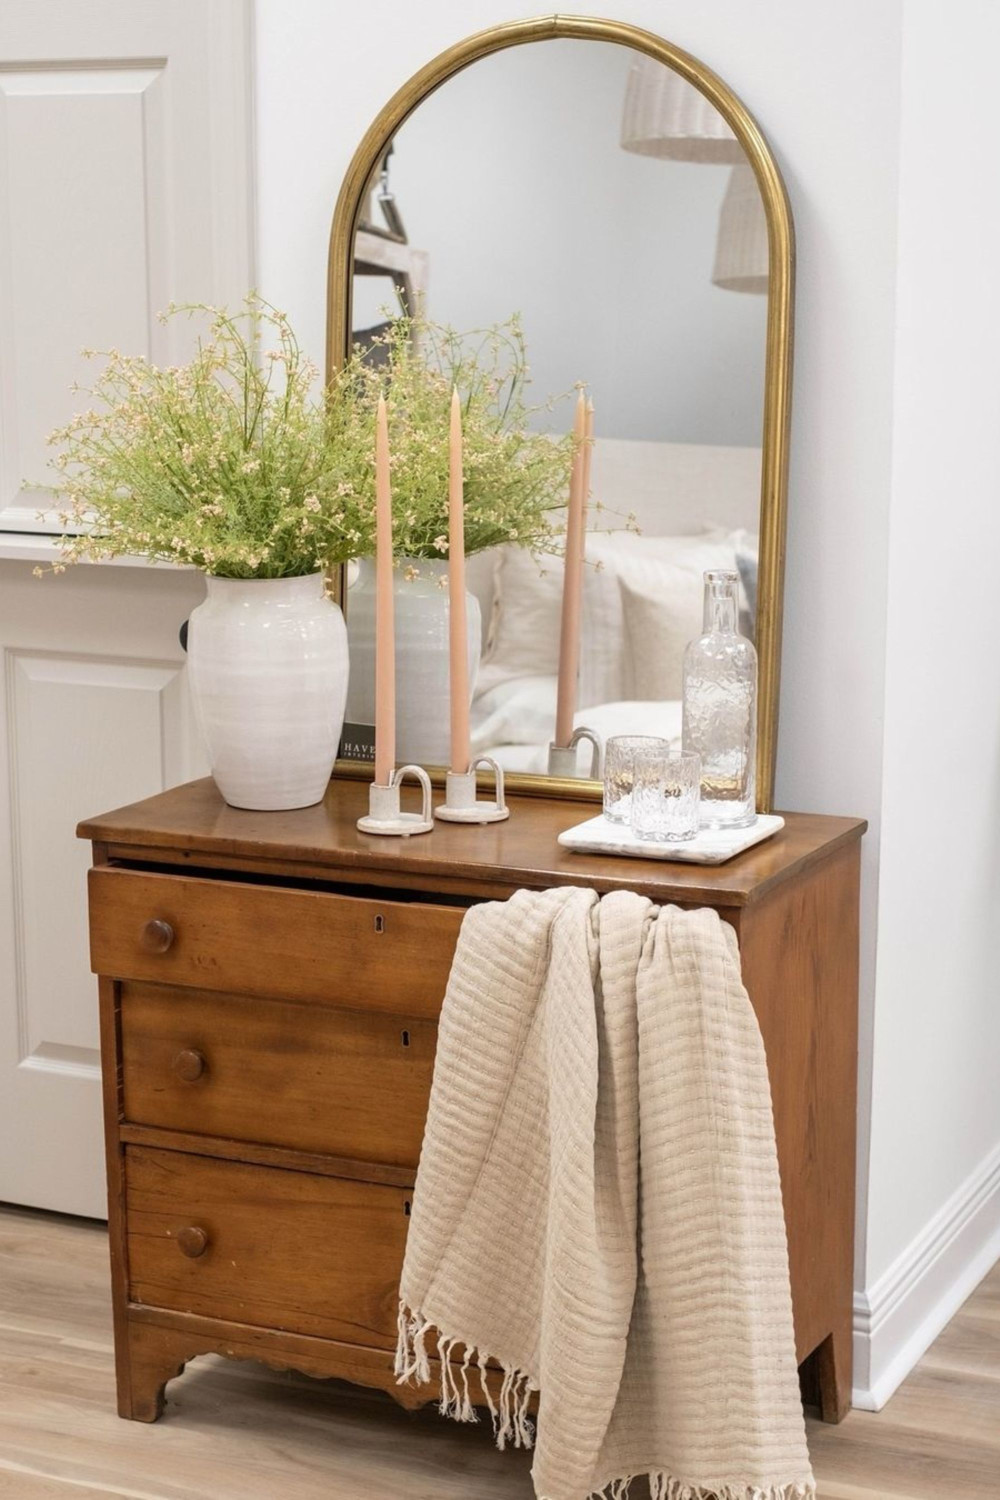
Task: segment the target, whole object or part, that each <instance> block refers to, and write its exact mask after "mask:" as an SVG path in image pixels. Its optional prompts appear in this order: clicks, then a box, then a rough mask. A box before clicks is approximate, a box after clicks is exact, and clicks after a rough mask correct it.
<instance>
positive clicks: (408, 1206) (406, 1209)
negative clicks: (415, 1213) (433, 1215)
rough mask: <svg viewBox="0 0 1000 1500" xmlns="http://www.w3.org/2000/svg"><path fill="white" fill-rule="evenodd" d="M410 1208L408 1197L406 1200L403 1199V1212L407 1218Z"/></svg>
mask: <svg viewBox="0 0 1000 1500" xmlns="http://www.w3.org/2000/svg"><path fill="white" fill-rule="evenodd" d="M410 1208H411V1204H410V1200H409V1198H407V1199H406V1201H405V1203H404V1204H403V1212H404V1214H405V1215H406V1217H407V1218H409V1217H410Z"/></svg>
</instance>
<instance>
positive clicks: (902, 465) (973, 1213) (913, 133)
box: [863, 0, 1000, 1398]
mask: <svg viewBox="0 0 1000 1500" xmlns="http://www.w3.org/2000/svg"><path fill="white" fill-rule="evenodd" d="M997 56H1000V7H997V6H996V4H995V3H993V0H966V3H964V4H962V5H959V6H956V7H954V8H952V9H951V10H950V11H949V13H948V21H947V25H946V26H942V24H941V12H940V7H939V6H938V5H937V4H935V3H934V0H908V3H907V5H906V6H905V9H904V32H903V67H902V81H903V92H902V136H901V145H902V150H901V164H900V193H899V268H898V291H897V306H896V313H897V329H896V365H895V414H894V422H893V444H894V452H893V476H892V493H891V514H890V528H889V588H888V629H887V639H886V696H885V748H884V764H883V789H882V853H881V861H882V875H881V883H880V896H879V905H878V919H879V927H878V967H877V987H876V995H877V1002H876V1008H875V1036H874V1065H873V1067H874V1082H875V1087H874V1092H873V1099H872V1131H871V1166H870V1183H869V1191H870V1210H869V1219H868V1258H867V1288H868V1292H867V1299H866V1301H867V1304H868V1305H866V1306H864V1307H863V1312H864V1313H865V1315H866V1316H868V1318H869V1319H870V1320H871V1322H872V1325H873V1326H872V1333H873V1345H874V1347H873V1353H872V1371H871V1383H872V1384H873V1385H874V1386H875V1387H876V1388H877V1389H876V1397H877V1398H880V1397H883V1396H885V1395H887V1394H888V1393H889V1391H890V1389H891V1388H892V1386H893V1384H894V1382H895V1379H896V1378H897V1376H898V1375H899V1374H900V1373H903V1372H905V1368H906V1366H907V1365H908V1364H909V1363H910V1361H911V1360H912V1359H913V1358H915V1357H916V1356H917V1355H919V1353H920V1352H921V1347H923V1346H926V1344H927V1343H928V1342H929V1341H930V1339H931V1338H932V1337H933V1336H934V1335H935V1334H936V1333H937V1331H938V1329H939V1328H940V1327H941V1326H943V1323H944V1322H945V1321H946V1320H947V1317H948V1316H949V1315H950V1313H951V1312H952V1311H953V1308H954V1304H955V1301H956V1297H958V1296H960V1295H961V1289H962V1288H963V1287H964V1289H965V1290H966V1291H969V1290H971V1286H972V1284H973V1283H974V1281H975V1279H976V1276H977V1274H982V1273H983V1272H984V1271H985V1270H986V1269H987V1267H988V1265H989V1264H991V1263H992V1261H993V1260H994V1259H996V1257H997V1255H1000V1004H998V1001H1000V980H998V976H1000V668H998V664H997V646H996V642H997V626H998V608H997V593H998V590H997V578H996V559H997V558H998V556H1000V418H998V412H1000V362H998V359H997V336H998V331H1000V284H998V279H997V268H998V267H1000V195H998V193H997V191H996V187H995V182H996V163H997V159H998V157H1000V119H998V117H997V114H996V111H995V108H994V107H993V105H992V103H991V99H992V94H993V90H994V72H995V63H996V58H997ZM944 122H947V128H945V129H942V125H943V124H944ZM929 835H930V837H929ZM956 1278H958V1283H959V1287H958V1290H956V1288H955V1285H954V1282H955V1279H956Z"/></svg>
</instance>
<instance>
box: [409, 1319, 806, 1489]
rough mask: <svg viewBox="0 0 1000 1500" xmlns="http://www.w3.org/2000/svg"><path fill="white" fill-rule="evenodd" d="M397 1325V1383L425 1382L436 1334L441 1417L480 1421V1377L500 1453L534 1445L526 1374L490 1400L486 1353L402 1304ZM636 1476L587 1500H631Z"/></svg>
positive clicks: (510, 1379)
mask: <svg viewBox="0 0 1000 1500" xmlns="http://www.w3.org/2000/svg"><path fill="white" fill-rule="evenodd" d="M397 1327H398V1340H397V1344H396V1360H395V1371H396V1379H397V1382H398V1384H399V1385H408V1384H409V1382H410V1381H416V1383H417V1384H418V1385H427V1384H429V1382H430V1379H431V1364H430V1356H429V1354H428V1353H427V1338H428V1335H429V1334H431V1333H435V1332H436V1333H437V1335H438V1359H439V1364H440V1379H441V1400H440V1403H439V1405H438V1410H439V1411H440V1413H441V1415H442V1416H444V1417H450V1418H451V1420H452V1421H453V1422H478V1421H479V1416H478V1413H477V1412H476V1408H475V1406H474V1404H473V1396H472V1386H471V1385H470V1377H471V1379H472V1380H475V1379H476V1377H478V1381H479V1388H480V1393H481V1397H482V1402H483V1404H484V1405H485V1406H486V1408H487V1410H488V1411H489V1414H490V1419H491V1421H492V1423H493V1433H494V1436H495V1437H496V1442H497V1447H498V1448H499V1449H500V1450H501V1451H503V1450H504V1449H505V1448H506V1447H507V1446H508V1445H510V1446H512V1447H514V1448H531V1447H533V1446H534V1441H535V1428H534V1423H533V1422H532V1421H531V1418H530V1417H529V1415H528V1406H529V1404H530V1402H531V1398H532V1396H533V1395H534V1393H535V1391H536V1390H537V1389H538V1387H537V1386H536V1385H535V1384H534V1382H533V1381H532V1379H531V1377H530V1376H529V1375H527V1374H526V1373H525V1372H524V1371H523V1370H518V1369H515V1368H513V1367H512V1366H510V1365H503V1366H502V1375H503V1380H502V1383H501V1386H500V1394H499V1397H498V1398H497V1399H496V1400H494V1399H493V1396H492V1394H491V1392H490V1388H489V1384H488V1381H487V1375H488V1373H489V1372H488V1369H487V1366H488V1363H489V1359H490V1355H489V1354H488V1353H487V1352H486V1350H485V1349H477V1348H475V1347H473V1345H471V1344H467V1343H466V1342H465V1340H464V1339H461V1338H454V1337H448V1336H446V1335H444V1334H442V1333H441V1332H440V1330H438V1329H436V1328H435V1326H434V1324H433V1323H432V1322H431V1321H430V1319H428V1318H424V1317H423V1316H422V1314H420V1313H419V1312H414V1311H413V1310H412V1309H411V1308H409V1307H407V1306H406V1304H405V1303H403V1302H401V1303H400V1305H399V1317H398V1322H397ZM456 1349H464V1350H465V1355H464V1357H463V1359H462V1361H461V1363H459V1361H458V1360H457V1359H455V1358H454V1355H455V1350H456ZM494 1373H495V1372H494ZM638 1477H639V1476H638V1475H636V1474H627V1475H625V1476H623V1477H622V1478H621V1479H616V1480H614V1481H613V1482H612V1483H611V1484H608V1485H606V1486H605V1488H604V1489H603V1490H600V1491H595V1492H594V1494H593V1495H592V1496H591V1500H629V1491H630V1489H631V1486H632V1484H633V1481H634V1480H635V1479H636V1478H638ZM648 1479H649V1494H650V1500H816V1486H815V1484H813V1483H811V1482H792V1483H791V1484H774V1485H765V1486H764V1487H763V1488H761V1487H760V1486H759V1485H753V1484H722V1485H718V1484H716V1485H713V1484H707V1485H705V1484H687V1483H686V1482H685V1481H683V1480H680V1479H673V1478H671V1476H670V1475H669V1474H664V1473H655V1472H654V1473H651V1474H649V1475H648Z"/></svg>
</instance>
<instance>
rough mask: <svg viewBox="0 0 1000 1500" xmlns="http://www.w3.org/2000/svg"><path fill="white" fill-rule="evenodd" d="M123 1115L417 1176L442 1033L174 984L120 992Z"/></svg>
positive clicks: (429, 1026) (411, 1023)
mask: <svg viewBox="0 0 1000 1500" xmlns="http://www.w3.org/2000/svg"><path fill="white" fill-rule="evenodd" d="M121 1028H122V1064H123V1067H122V1071H123V1090H124V1116H125V1120H126V1122H128V1123H130V1124H136V1125H153V1126H160V1127H162V1128H163V1129H167V1130H178V1131H185V1132H190V1133H193V1134H197V1135H208V1136H225V1137H228V1138H229V1139H231V1140H239V1141H249V1142H254V1143H255V1144H259V1145H265V1146H285V1147H288V1148H290V1149H292V1150H297V1151H310V1152H319V1153H321V1154H324V1155H329V1156H336V1157H346V1158H349V1159H350V1160H353V1161H361V1162H377V1163H380V1164H383V1165H387V1166H398V1167H408V1168H409V1167H412V1168H415V1167H416V1165H417V1162H418V1160H419V1158H420V1145H421V1141H422V1139H423V1133H424V1121H425V1119H426V1115H427V1103H428V1099H429V1097H430V1088H431V1075H432V1073H433V1069H434V1052H435V1048H436V1046H437V1026H436V1025H435V1024H434V1023H433V1022H432V1021H420V1020H410V1019H407V1018H403V1017H395V1016H389V1015H385V1014H380V1013H370V1012H365V1011H347V1010H333V1009H327V1008H326V1007H325V1006H319V1005H297V1004H295V1003H293V1002H288V1001H280V1000H251V999H248V998H245V997H243V996H236V995H225V994H219V993H217V992H214V991H207V990H190V989H186V988H185V989H180V988H174V987H173V986H168V985H149V984H131V983H124V984H122V986H121Z"/></svg>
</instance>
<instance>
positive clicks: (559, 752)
mask: <svg viewBox="0 0 1000 1500" xmlns="http://www.w3.org/2000/svg"><path fill="white" fill-rule="evenodd" d="M582 740H589V742H590V745H591V752H590V779H591V780H592V781H600V779H601V760H602V758H603V755H604V745H603V743H602V741H601V737H600V735H599V734H597V733H596V732H595V731H594V730H593V729H585V728H584V727H583V726H582V725H581V727H580V728H579V729H574V731H573V734H572V736H571V738H570V742H569V744H568V745H550V746H549V775H550V776H561V777H563V778H565V779H568V780H577V779H578V776H579V773H578V771H577V769H576V747H577V746H578V745H579V744H580V742H581V741H582Z"/></svg>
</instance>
